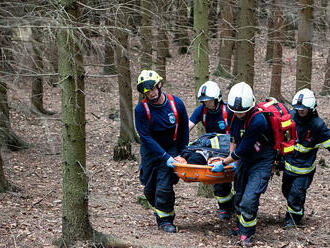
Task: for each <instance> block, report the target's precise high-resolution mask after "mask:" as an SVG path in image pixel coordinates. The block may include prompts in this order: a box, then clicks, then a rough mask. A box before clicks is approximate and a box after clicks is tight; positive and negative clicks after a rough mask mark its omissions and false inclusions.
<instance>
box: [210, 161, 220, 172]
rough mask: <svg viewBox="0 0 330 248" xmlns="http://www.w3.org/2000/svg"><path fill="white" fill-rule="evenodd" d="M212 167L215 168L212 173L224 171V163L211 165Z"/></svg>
mask: <svg viewBox="0 0 330 248" xmlns="http://www.w3.org/2000/svg"><path fill="white" fill-rule="evenodd" d="M210 166H213V168H212V169H211V171H212V172H221V171H223V164H222V161H219V162H215V163H213V164H210Z"/></svg>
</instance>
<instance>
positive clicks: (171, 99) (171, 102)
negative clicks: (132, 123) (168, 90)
mask: <svg viewBox="0 0 330 248" xmlns="http://www.w3.org/2000/svg"><path fill="white" fill-rule="evenodd" d="M167 98H168V100H169V103H170V106H171V109H172V111H173V114H174V118H175V131H174V135H173V140H176V139H177V135H178V127H179V115H178V111H177V109H176V106H175V101H174V98H173V96H172V95H171V94H167ZM142 105H143V107H144V109H145V111H146V114H147V117H148V120H149V124H150V125H151V116H150V109H149V106H148V102H147V99H146V98H144V99H143V100H142Z"/></svg>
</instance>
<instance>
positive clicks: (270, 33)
mask: <svg viewBox="0 0 330 248" xmlns="http://www.w3.org/2000/svg"><path fill="white" fill-rule="evenodd" d="M273 19H274V14H273V11H270V13H269V15H268V29H267V49H266V58H265V60H266V61H267V62H268V63H272V59H273V48H274V20H273Z"/></svg>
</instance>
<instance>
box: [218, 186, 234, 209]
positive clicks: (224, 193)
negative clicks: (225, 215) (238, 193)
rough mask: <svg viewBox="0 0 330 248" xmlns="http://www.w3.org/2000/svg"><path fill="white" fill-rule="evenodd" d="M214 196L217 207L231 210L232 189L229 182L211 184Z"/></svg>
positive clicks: (232, 203) (232, 205) (232, 200)
mask: <svg viewBox="0 0 330 248" xmlns="http://www.w3.org/2000/svg"><path fill="white" fill-rule="evenodd" d="M213 190H214V191H213V192H214V196H215V198H216V199H217V202H218V205H219V209H220V210H222V211H227V212H232V211H233V208H234V193H235V192H234V190H233V189H232V184H231V183H218V184H214V186H213Z"/></svg>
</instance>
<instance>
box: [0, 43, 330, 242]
mask: <svg viewBox="0 0 330 248" xmlns="http://www.w3.org/2000/svg"><path fill="white" fill-rule="evenodd" d="M210 43H211V45H210V47H211V49H210V51H211V55H210V71H211V73H212V72H214V70H215V67H216V65H217V61H218V60H217V50H218V45H219V44H218V41H217V40H215V39H213V40H212V41H211V42H210ZM320 47H322V46H316V48H317V49H314V54H313V80H312V82H313V83H312V89H313V90H314V91H315V92H316V97H317V101H318V110H319V114H320V116H321V117H322V118H323V119H324V120H325V122H326V123H327V125H328V126H330V116H329V114H330V108H329V104H330V99H329V97H323V96H320V95H319V92H320V91H321V86H322V84H323V78H324V64H325V61H326V56H327V52H326V51H327V48H320ZM265 51H266V44H265V42H264V41H260V42H258V48H257V49H256V68H255V87H254V89H255V95H256V97H257V99H258V100H262V99H264V98H265V97H266V96H267V94H268V92H269V88H270V80H271V67H269V65H268V64H267V63H266V62H264V57H265ZM171 54H172V58H169V59H168V63H167V79H168V81H169V82H170V83H171V84H172V88H171V89H170V92H171V93H173V94H175V95H178V96H179V97H181V98H182V99H183V100H184V102H185V104H186V107H187V111H188V114H189V115H190V114H191V113H192V111H193V108H194V106H195V96H194V86H193V85H194V81H193V78H194V77H193V75H194V69H193V57H192V51H190V54H188V55H178V54H177V50H176V48H175V47H172V46H171ZM132 58H133V57H132ZM85 61H86V63H88V64H101V63H102V57H99V58H98V59H96V58H95V57H91V56H87V57H86V59H85ZM288 61H289V62H290V63H291V66H292V67H290V65H289V63H288ZM295 61H296V53H295V49H290V48H286V47H285V48H284V56H283V79H282V82H283V86H282V92H283V95H284V97H286V98H287V99H288V100H290V101H291V99H292V97H293V95H294V90H295ZM131 67H132V82H133V83H132V85H133V90H134V105H135V104H136V102H137V97H138V96H137V93H136V90H135V81H136V78H137V75H138V73H139V69H138V68H139V67H138V64H137V63H136V61H134V59H132V65H131ZM86 71H87V77H86V91H85V92H86V119H87V127H86V128H87V129H86V131H87V139H86V142H87V173H88V176H89V191H90V194H89V213H90V221H91V223H92V226H93V228H94V229H95V230H97V231H100V232H103V233H106V234H113V235H116V236H117V237H119V238H121V239H123V240H127V241H129V242H131V243H132V244H135V245H144V246H150V247H237V246H239V242H238V238H236V237H235V238H231V237H227V236H226V234H227V232H228V230H229V229H230V228H231V227H232V226H233V225H234V220H230V221H220V220H219V219H218V218H217V216H216V210H217V204H216V200H215V199H208V198H203V197H199V196H196V192H197V188H198V184H197V183H185V182H183V181H181V180H180V182H179V183H178V184H177V185H176V186H175V192H176V204H175V211H176V219H175V224H176V225H177V227H178V233H176V234H167V233H164V232H161V231H159V230H157V226H156V222H155V218H154V216H153V211H152V210H151V209H148V210H146V209H144V208H143V207H142V206H141V205H139V204H138V203H137V197H138V196H141V195H142V192H143V187H142V186H141V185H140V183H139V179H138V174H139V172H138V164H139V162H138V160H139V145H138V144H134V145H133V153H134V155H135V156H136V158H137V161H134V160H132V161H120V162H115V161H113V159H112V155H113V148H114V146H115V145H116V142H117V137H118V135H119V124H120V123H119V117H118V115H119V104H118V103H119V99H118V95H119V94H118V86H117V77H116V76H114V77H107V78H104V77H93V76H88V75H95V74H102V68H100V67H93V66H87V67H86ZM211 79H212V80H214V81H216V82H218V83H219V85H220V87H221V89H222V90H223V95H224V98H225V99H226V97H227V94H228V89H227V86H228V84H229V81H228V80H225V79H219V78H216V77H214V76H211ZM30 89H31V84H30V82H28V81H26V79H24V78H23V79H19V80H16V81H15V83H14V84H13V85H12V86H11V88H10V90H9V102H10V107H11V122H12V127H13V129H14V131H15V132H16V133H17V134H18V135H19V136H20V137H21V138H23V139H24V140H25V141H27V142H28V143H29V144H30V148H29V149H27V150H22V151H19V152H11V151H8V150H4V151H3V152H2V156H3V159H4V169H5V174H6V176H7V179H8V180H9V181H10V182H11V183H12V184H14V185H15V186H17V187H18V188H20V191H19V192H16V193H15V192H8V193H4V194H0V247H1V248H2V247H54V246H53V245H52V241H53V240H55V239H57V238H59V237H60V236H61V199H62V189H61V121H60V111H61V91H60V87H56V88H53V87H51V86H49V85H48V84H45V89H44V91H45V96H44V104H45V108H46V109H50V110H53V111H56V114H55V115H53V116H38V115H35V114H32V113H31V112H30V111H29V96H30ZM165 90H166V87H165ZM110 114H111V117H112V118H111V119H110V118H109V115H110ZM194 137H196V131H193V132H192V135H191V140H192V139H193V138H194ZM320 158H324V159H325V161H326V165H327V166H318V167H317V172H316V174H315V177H314V182H313V184H312V185H311V187H310V189H309V190H308V194H307V200H306V205H305V208H306V209H305V218H304V222H303V224H304V225H303V226H302V227H300V228H293V229H290V230H285V229H284V228H283V225H284V220H283V218H284V214H285V211H286V202H285V199H284V197H283V196H282V194H281V176H276V175H275V176H274V177H273V178H272V179H271V181H270V182H269V186H268V189H267V191H266V193H265V194H264V195H262V197H261V200H260V207H259V215H258V224H257V232H256V235H255V240H256V243H255V245H256V247H329V246H330V231H329V230H330V229H329V226H330V214H329V212H330V204H329V198H330V184H329V174H330V168H329V165H330V156H329V153H328V152H327V151H326V150H325V149H321V150H320V151H319V153H318V161H319V159H320ZM83 246H84V245H83V244H80V245H77V247H83Z"/></svg>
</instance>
